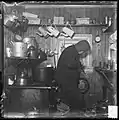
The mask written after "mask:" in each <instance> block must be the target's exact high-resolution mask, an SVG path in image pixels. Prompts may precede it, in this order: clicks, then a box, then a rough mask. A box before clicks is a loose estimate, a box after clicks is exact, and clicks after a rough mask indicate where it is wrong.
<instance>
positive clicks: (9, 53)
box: [6, 47, 12, 57]
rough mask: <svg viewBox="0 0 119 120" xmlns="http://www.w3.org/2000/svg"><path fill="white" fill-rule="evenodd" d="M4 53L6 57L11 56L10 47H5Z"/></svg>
mask: <svg viewBox="0 0 119 120" xmlns="http://www.w3.org/2000/svg"><path fill="white" fill-rule="evenodd" d="M6 55H7V57H11V56H12V52H11V48H9V47H7V48H6Z"/></svg>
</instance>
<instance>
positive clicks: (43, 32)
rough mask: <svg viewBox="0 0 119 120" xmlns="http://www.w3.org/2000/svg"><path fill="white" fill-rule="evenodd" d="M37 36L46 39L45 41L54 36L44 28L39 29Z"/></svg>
mask: <svg viewBox="0 0 119 120" xmlns="http://www.w3.org/2000/svg"><path fill="white" fill-rule="evenodd" d="M46 28H47V26H46ZM36 34H37V35H39V36H40V37H44V38H45V39H47V38H48V37H49V36H53V34H52V33H50V32H48V31H47V30H46V29H45V27H44V26H41V27H39V28H38V31H37V32H36Z"/></svg>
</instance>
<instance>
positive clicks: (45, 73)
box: [32, 65, 54, 85]
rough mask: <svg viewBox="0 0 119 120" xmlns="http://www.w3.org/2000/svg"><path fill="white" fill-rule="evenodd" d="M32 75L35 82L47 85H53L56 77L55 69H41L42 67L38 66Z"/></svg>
mask: <svg viewBox="0 0 119 120" xmlns="http://www.w3.org/2000/svg"><path fill="white" fill-rule="evenodd" d="M32 75H33V80H34V82H36V83H39V82H44V83H45V84H47V85H51V84H52V81H53V77H54V68H53V67H44V68H41V67H40V65H37V66H35V67H34V68H33V69H32Z"/></svg>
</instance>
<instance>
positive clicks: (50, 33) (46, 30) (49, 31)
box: [36, 24, 75, 39]
mask: <svg viewBox="0 0 119 120" xmlns="http://www.w3.org/2000/svg"><path fill="white" fill-rule="evenodd" d="M68 26H69V27H68ZM36 34H37V35H39V36H41V37H44V38H45V39H47V38H48V37H56V38H57V37H58V36H60V35H62V36H65V37H71V38H72V37H73V36H74V34H75V32H74V30H73V29H72V27H71V25H70V24H68V25H66V26H65V27H63V28H62V32H60V31H59V30H58V29H57V27H56V25H54V26H53V25H50V26H47V25H42V26H40V27H39V28H38V31H37V32H36Z"/></svg>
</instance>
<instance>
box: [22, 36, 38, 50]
mask: <svg viewBox="0 0 119 120" xmlns="http://www.w3.org/2000/svg"><path fill="white" fill-rule="evenodd" d="M23 42H24V43H26V44H27V49H28V48H29V47H30V46H34V47H35V48H36V49H38V44H37V41H36V39H35V37H33V36H30V37H26V38H24V39H23Z"/></svg>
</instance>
